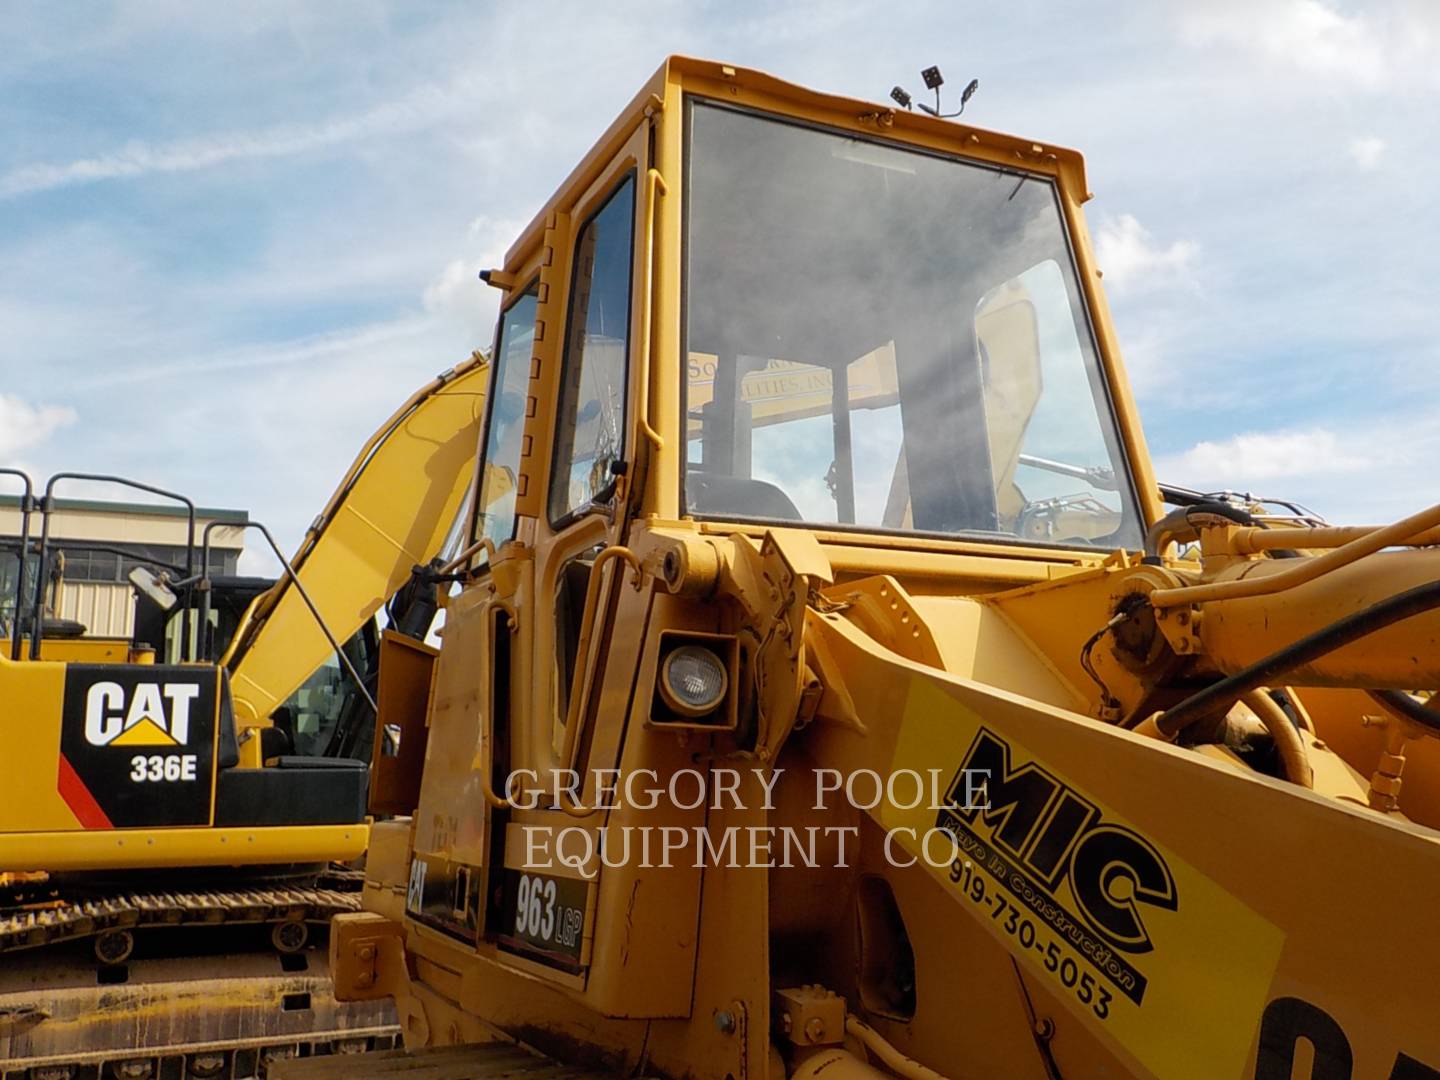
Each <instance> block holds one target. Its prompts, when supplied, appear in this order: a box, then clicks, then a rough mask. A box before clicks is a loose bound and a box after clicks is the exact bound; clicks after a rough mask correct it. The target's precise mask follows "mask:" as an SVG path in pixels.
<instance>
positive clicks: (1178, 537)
mask: <svg viewBox="0 0 1440 1080" xmlns="http://www.w3.org/2000/svg"><path fill="white" fill-rule="evenodd" d="M1192 514H1194V515H1200V516H1202V517H1203V516H1205V515H1207V514H1208V515H1210V516H1212V517H1223V518H1226V519H1228V520H1230V521H1233V522H1235V524H1236V525H1246V526H1254V525H1256V524H1257V523H1256V521H1255V518H1254V516H1253V515H1251V513H1250V512H1249V511H1248V510H1242V509H1241V508H1240V507H1238V506H1231V505H1230V504H1229V503H1225V502H1219V501H1217V500H1214V499H1210V500H1206V501H1202V502H1197V503H1193V504H1191V505H1189V506H1182V507H1180V508H1179V509H1178V510H1171V511H1170V513H1168V514H1166V515H1165V516H1164V517H1162V518H1161V519H1160V520H1159V521H1157V522H1155V524H1154V525H1151V526H1150V528H1149V530H1148V531H1147V532H1146V533H1145V554H1146V555H1149V556H1152V557H1157V558H1158V557H1159V556H1160V555H1161V554H1162V553H1163V552H1164V550H1165V547H1166V545H1167V544H1171V543H1176V544H1188V543H1190V542H1191V541H1193V540H1196V539H1198V538H1199V536H1200V529H1199V525H1198V524H1197V523H1196V522H1194V521H1192V520H1191V515H1192Z"/></svg>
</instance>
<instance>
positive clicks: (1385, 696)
mask: <svg viewBox="0 0 1440 1080" xmlns="http://www.w3.org/2000/svg"><path fill="white" fill-rule="evenodd" d="M1368 693H1369V694H1370V696H1371V697H1372V698H1373V699H1374V700H1375V701H1377V702H1379V703H1380V704H1381V705H1383V706H1384V707H1385V708H1387V709H1391V710H1393V711H1394V712H1397V713H1399V714H1400V715H1401V716H1403V717H1405V719H1407V720H1413V721H1414V722H1415V723H1416V724H1418V725H1420V726H1421V727H1422V728H1424V729H1425V730H1426V731H1427V732H1428V733H1429V734H1431V735H1434V736H1437V737H1440V712H1437V711H1436V710H1434V709H1432V708H1431V707H1430V706H1429V705H1426V704H1425V703H1424V702H1421V701H1416V700H1415V699H1414V698H1413V697H1411V696H1410V695H1409V694H1407V693H1405V691H1403V690H1370V691H1368Z"/></svg>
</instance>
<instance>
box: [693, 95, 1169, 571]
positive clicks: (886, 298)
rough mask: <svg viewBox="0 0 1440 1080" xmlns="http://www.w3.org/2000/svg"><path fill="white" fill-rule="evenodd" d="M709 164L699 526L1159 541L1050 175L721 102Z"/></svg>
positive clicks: (699, 260) (700, 153)
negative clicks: (1137, 490)
mask: <svg viewBox="0 0 1440 1080" xmlns="http://www.w3.org/2000/svg"><path fill="white" fill-rule="evenodd" d="M687 155H688V156H687V171H686V178H687V179H686V188H687V190H686V204H685V206H686V239H685V350H686V365H685V372H686V377H685V411H686V425H687V431H686V437H687V441H688V452H687V468H686V470H685V479H684V492H685V505H686V507H687V510H688V512H690V513H693V514H696V515H699V516H702V517H711V518H722V519H742V520H743V519H746V518H751V519H757V520H766V521H773V520H781V521H803V522H806V523H809V524H814V525H830V526H838V527H841V528H855V529H871V530H879V529H883V530H887V531H911V532H920V533H930V534H942V535H969V534H979V535H982V536H992V537H993V536H1000V537H1013V538H1024V539H1027V540H1032V541H1040V542H1046V543H1059V544H1067V545H1069V544H1074V545H1097V546H1105V547H1120V546H1123V547H1138V546H1139V545H1140V542H1141V532H1140V526H1139V515H1138V513H1137V512H1136V508H1135V506H1136V504H1135V498H1134V488H1133V484H1132V482H1131V479H1130V477H1129V474H1128V471H1127V468H1126V464H1125V459H1124V456H1123V454H1122V452H1121V450H1120V440H1119V436H1118V433H1117V429H1116V423H1115V420H1114V416H1113V413H1112V411H1111V407H1110V402H1109V397H1108V394H1107V390H1106V386H1105V384H1104V381H1103V379H1102V377H1101V373H1100V365H1099V362H1098V360H1097V357H1096V352H1095V346H1094V343H1093V339H1092V336H1091V332H1090V327H1089V323H1088V321H1087V315H1086V309H1085V305H1084V300H1083V298H1082V295H1081V293H1080V289H1079V287H1078V283H1077V281H1076V276H1075V270H1074V265H1073V262H1072V259H1071V255H1070V250H1069V246H1068V241H1067V236H1066V232H1065V226H1064V222H1063V218H1062V215H1061V212H1060V207H1059V202H1058V199H1057V195H1056V192H1055V189H1054V187H1053V185H1052V184H1051V182H1050V181H1049V180H1048V179H1046V178H1044V177H1040V176H1036V175H1033V174H1027V173H1021V172H1017V171H1014V170H1006V169H1000V168H991V167H987V166H983V165H978V164H974V163H969V162H963V161H959V160H956V159H953V158H948V157H943V156H938V155H934V154H928V153H923V152H920V151H915V150H909V149H904V148H900V147H897V146H894V145H885V144H881V143H878V142H870V141H866V140H861V139H856V138H853V137H850V136H847V135H843V134H840V133H836V132H832V131H827V130H823V129H817V128H813V127H808V126H803V125H800V124H796V123H793V122H787V121H782V120H778V119H775V118H771V117H767V116H764V115H761V114H757V113H753V112H747V111H743V110H739V109H735V108H731V107H728V106H723V105H716V104H709V103H706V102H703V101H699V100H693V101H692V102H691V103H690V105H689V107H688V131H687Z"/></svg>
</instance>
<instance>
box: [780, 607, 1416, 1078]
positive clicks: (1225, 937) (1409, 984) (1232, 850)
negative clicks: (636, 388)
mask: <svg viewBox="0 0 1440 1080" xmlns="http://www.w3.org/2000/svg"><path fill="white" fill-rule="evenodd" d="M807 649H808V651H809V652H810V653H811V654H812V655H813V654H815V653H821V654H824V655H825V656H826V657H827V658H828V660H830V661H833V662H827V663H826V664H825V665H824V667H825V669H826V670H827V671H830V672H832V673H834V672H843V673H844V675H843V686H842V687H836V686H834V685H830V686H827V687H826V689H827V690H836V689H843V691H844V694H845V696H846V697H847V698H848V700H849V701H850V702H852V703H853V706H854V710H855V714H856V716H858V717H859V718H860V719H861V721H862V722H863V724H864V727H865V730H864V731H863V732H862V731H857V729H856V728H855V727H854V726H853V724H850V723H845V722H827V718H825V717H824V716H821V717H820V718H819V720H820V721H821V722H818V723H816V724H814V725H813V726H812V728H811V729H810V730H809V731H808V732H806V733H805V735H806V750H807V753H808V756H809V757H810V758H811V759H813V760H814V761H815V762H816V765H817V767H818V768H822V769H824V768H831V769H835V770H838V771H839V773H840V774H841V775H843V776H847V777H848V776H849V775H851V774H852V773H855V772H856V771H859V770H874V771H876V772H878V773H880V774H881V775H891V776H894V775H905V774H906V771H907V770H909V771H914V772H916V773H918V774H920V775H925V773H926V771H927V770H933V769H938V770H940V774H939V779H940V783H941V785H942V786H941V788H940V790H941V791H942V792H944V797H943V798H942V799H941V800H940V801H941V802H942V803H945V804H948V805H946V806H945V807H944V808H943V809H940V810H938V811H937V810H936V809H934V807H933V805H932V804H931V803H930V802H929V801H928V800H927V801H926V802H924V803H922V805H920V806H917V807H915V808H914V809H912V810H905V809H901V808H899V807H897V806H896V805H894V804H891V803H889V802H888V801H885V802H881V803H880V804H879V805H878V806H877V807H876V808H875V809H874V810H873V811H871V815H872V818H873V820H874V822H875V824H876V825H878V826H879V827H880V828H881V829H884V830H886V834H887V835H888V836H890V837H892V838H893V847H894V849H895V852H896V854H897V856H898V857H897V860H896V861H897V862H900V863H906V862H909V860H910V859H913V860H915V861H914V866H915V867H916V868H917V869H918V870H923V871H924V872H925V873H926V875H927V877H928V878H929V880H930V882H931V884H932V886H933V888H932V890H931V893H932V896H933V897H934V898H935V900H932V901H931V902H929V903H926V904H924V905H916V906H915V907H913V908H912V909H910V910H907V912H906V917H907V922H908V923H909V926H908V930H909V934H910V937H911V940H913V941H915V942H916V943H917V945H921V943H925V942H932V941H935V940H937V939H939V938H940V937H942V936H944V935H946V934H953V933H954V932H955V923H956V921H957V920H967V921H972V920H973V922H974V923H977V924H978V925H979V926H980V927H982V928H983V932H984V933H986V934H988V936H989V937H991V938H993V939H994V940H995V941H996V942H998V943H999V944H1000V945H1001V946H1002V947H1003V948H1004V949H1006V950H1007V951H1008V952H1009V954H1010V955H1011V957H1012V959H1013V961H1014V963H1015V964H1016V965H1017V967H1016V978H1017V979H1019V980H1020V981H1021V983H1022V984H1023V985H1024V986H1025V987H1026V988H1027V990H1028V993H1029V994H1030V995H1031V996H1032V997H1033V998H1034V999H1035V1000H1037V1001H1045V1002H1046V1003H1047V1004H1058V1005H1059V1006H1060V1007H1062V1008H1063V1009H1065V1010H1066V1011H1068V1012H1069V1013H1070V1014H1071V1015H1072V1016H1073V1017H1074V1019H1075V1020H1076V1021H1077V1022H1079V1023H1080V1024H1081V1025H1082V1026H1084V1027H1086V1028H1088V1029H1089V1030H1090V1031H1091V1033H1092V1034H1094V1035H1095V1036H1097V1037H1098V1038H1099V1039H1100V1040H1101V1041H1102V1042H1103V1043H1106V1044H1108V1048H1109V1049H1110V1050H1111V1051H1112V1052H1113V1053H1115V1054H1116V1055H1117V1057H1119V1058H1120V1059H1121V1060H1122V1061H1126V1063H1127V1065H1128V1066H1129V1068H1130V1069H1131V1070H1133V1071H1135V1072H1138V1073H1141V1074H1146V1073H1148V1074H1153V1075H1156V1076H1164V1077H1180V1076H1192V1075H1195V1076H1199V1075H1205V1076H1238V1075H1241V1074H1242V1073H1243V1072H1244V1069H1245V1066H1246V1060H1247V1056H1248V1055H1249V1054H1250V1053H1251V1051H1252V1045H1253V1041H1254V1039H1255V1037H1256V1019H1257V1018H1259V1027H1260V1034H1259V1038H1260V1050H1261V1053H1260V1062H1259V1064H1258V1066H1257V1069H1258V1071H1257V1072H1256V1073H1255V1074H1254V1075H1256V1076H1265V1077H1268V1076H1271V1075H1273V1073H1272V1071H1269V1070H1270V1068H1271V1063H1268V1062H1267V1059H1266V1055H1265V1050H1266V1043H1267V1041H1269V1040H1273V1041H1275V1042H1277V1043H1280V1044H1283V1045H1288V1044H1287V1043H1286V1040H1287V1039H1293V1038H1295V1037H1296V1036H1297V1035H1298V1036H1301V1037H1305V1038H1312V1039H1315V1040H1318V1041H1319V1042H1324V1040H1325V1039H1326V1038H1328V1037H1330V1036H1331V1035H1332V1034H1334V1033H1335V1032H1339V1031H1343V1038H1344V1039H1345V1041H1347V1042H1348V1044H1349V1047H1348V1050H1347V1051H1346V1052H1347V1053H1350V1054H1353V1055H1354V1058H1355V1060H1356V1062H1357V1064H1360V1063H1363V1064H1364V1066H1365V1068H1364V1070H1362V1071H1357V1072H1356V1073H1355V1075H1357V1076H1360V1075H1366V1076H1368V1075H1386V1072H1385V1071H1383V1070H1388V1069H1389V1068H1390V1066H1391V1065H1392V1063H1394V1062H1395V1061H1396V1060H1397V1056H1398V1055H1407V1056H1409V1057H1410V1058H1413V1059H1418V1060H1423V1061H1436V1060H1440V1039H1437V1038H1436V1037H1435V1028H1434V1025H1433V1024H1431V1023H1430V1022H1429V1021H1428V1020H1427V1018H1426V1017H1427V1013H1428V1010H1429V1008H1430V1007H1431V1002H1432V999H1431V997H1430V995H1429V994H1428V993H1427V991H1426V987H1427V984H1428V981H1429V979H1430V978H1431V975H1430V973H1431V972H1433V971H1434V970H1435V969H1436V965H1437V963H1440V943H1437V940H1436V937H1435V935H1433V934H1431V933H1428V932H1420V931H1419V928H1418V927H1416V928H1415V931H1414V932H1412V931H1410V930H1407V929H1406V926H1407V924H1408V922H1409V919H1408V916H1406V915H1405V914H1403V913H1406V912H1419V911H1423V910H1425V909H1426V907H1427V904H1428V902H1427V900H1426V898H1427V897H1432V896H1434V895H1435V894H1436V890H1437V888H1440V862H1437V860H1436V859H1435V857H1434V856H1435V845H1436V840H1435V836H1434V834H1433V833H1430V832H1428V831H1427V830H1424V829H1421V828H1417V827H1412V826H1409V825H1407V824H1403V823H1399V822H1396V821H1394V820H1393V819H1391V820H1387V819H1385V818H1384V817H1381V816H1379V815H1376V814H1374V813H1372V812H1370V811H1368V810H1366V809H1364V808H1363V807H1362V806H1358V805H1354V804H1349V805H1347V804H1346V803H1344V802H1340V801H1337V800H1332V799H1326V798H1322V797H1320V796H1318V795H1311V794H1309V793H1305V794H1304V795H1301V796H1298V797H1297V795H1296V793H1295V790H1294V788H1293V787H1292V786H1290V785H1287V784H1285V783H1283V782H1281V781H1278V780H1275V779H1273V778H1270V777H1265V776H1260V775H1258V774H1256V773H1253V772H1241V771H1238V770H1235V769H1233V768H1229V767H1226V766H1225V765H1223V764H1220V763H1211V762H1208V761H1199V762H1197V760H1196V755H1195V754H1193V753H1191V752H1187V751H1183V750H1177V749H1174V748H1172V747H1170V746H1167V745H1165V744H1163V743H1159V742H1157V741H1155V740H1153V739H1147V738H1144V737H1143V736H1139V735H1135V734H1132V733H1131V732H1128V731H1124V730H1121V729H1118V728H1116V727H1114V726H1113V725H1109V724H1105V723H1102V722H1100V721H1097V720H1094V719H1092V718H1090V717H1087V716H1083V715H1080V714H1078V713H1075V712H1071V711H1069V710H1066V709H1062V708H1057V707H1054V706H1051V705H1048V704H1045V703H1043V702H1041V701H1037V700H1035V699H1032V698H1027V697H1024V696H1021V695H1019V694H1013V693H1009V692H1006V691H1004V690H1001V689H997V688H996V687H995V686H990V685H986V684H984V683H981V682H977V681H973V680H970V679H965V678H961V677H958V676H956V675H954V674H950V673H947V672H943V671H937V670H935V669H933V668H927V667H925V666H924V665H921V664H919V663H916V662H914V661H912V660H907V659H906V658H904V657H902V656H899V655H896V654H895V653H893V652H890V651H889V650H888V649H886V648H884V647H883V646H881V645H880V644H879V643H878V642H876V641H875V640H874V639H873V638H872V637H870V636H869V635H868V634H866V633H865V632H864V631H862V630H860V629H859V628H858V627H857V626H856V625H855V624H854V623H853V622H851V621H849V620H848V619H846V618H844V617H843V616H842V615H838V614H828V615H827V614H821V613H819V612H816V611H814V610H813V609H812V610H811V611H810V613H809V619H808V623H807ZM831 677H832V678H833V677H834V676H833V674H832V676H831ZM837 720H838V718H837ZM967 770H968V772H967ZM967 780H968V781H969V786H968V788H967ZM967 796H970V797H969V798H967ZM902 801H907V800H902ZM970 805H973V806H974V807H975V809H973V810H972V809H968V808H967V807H968V806H970ZM952 837H953V838H954V840H955V842H956V844H957V845H958V850H957V849H956V848H952V846H951V838H952ZM901 847H903V848H904V849H905V852H907V853H908V857H906V856H903V855H899V849H900V848H901ZM1300 852H1304V853H1305V854H1304V857H1303V858H1301V857H1297V856H1298V853H1300ZM951 853H953V855H954V857H953V859H952V858H950V857H949V856H950V854H951ZM936 864H939V865H936ZM1276 866H1284V867H1285V868H1286V873H1285V875H1284V878H1283V879H1282V880H1277V878H1276V877H1275V876H1274V874H1273V868H1274V867H1276ZM891 872H892V873H894V872H895V871H894V870H893V869H892V871H891ZM1337 890H1338V891H1343V892H1345V893H1346V894H1348V895H1363V896H1364V897H1365V902H1364V903H1363V904H1346V905H1338V904H1329V903H1325V902H1323V901H1321V900H1320V898H1322V897H1325V896H1327V895H1333V894H1334V893H1335V892H1336V891H1337ZM941 897H943V898H944V899H945V900H948V901H949V902H948V903H943V902H940V899H939V898H941ZM1397 934H1399V935H1401V936H1403V938H1404V942H1405V944H1404V947H1403V948H1400V949H1397V948H1394V940H1395V935H1397ZM1382 955H1383V956H1384V957H1385V958H1386V959H1385V963H1384V967H1385V985H1386V991H1385V992H1384V995H1383V996H1384V1001H1383V1003H1382V1002H1381V1001H1379V1000H1377V998H1376V996H1375V995H1376V989H1375V986H1374V985H1373V984H1372V983H1371V982H1370V981H1369V979H1368V978H1366V977H1364V976H1363V975H1362V973H1365V972H1367V971H1372V970H1374V966H1375V962H1376V958H1377V957H1380V956H1382ZM918 963H919V965H920V967H919V971H918V972H917V977H918V978H920V979H923V978H925V977H926V975H927V974H929V972H928V971H927V965H926V963H925V958H924V955H923V946H922V955H921V956H920V958H919V960H918ZM1338 972H1351V973H1353V974H1354V976H1355V977H1353V978H1336V977H1335V976H1336V973H1338ZM935 975H936V977H937V978H938V977H940V973H938V972H937V973H935ZM1319 1001H1323V1004H1324V1009H1325V1011H1326V1013H1327V1014H1328V1015H1329V1017H1330V1018H1332V1019H1333V1025H1332V1024H1329V1023H1324V1024H1322V1023H1320V1022H1319V1021H1316V1020H1315V1016H1316V1015H1318V1014H1316V1013H1315V1010H1314V1009H1313V1008H1312V1007H1311V1006H1310V1005H1309V1004H1308V1003H1311V1002H1319ZM1307 1024H1308V1025H1310V1026H1308V1027H1307V1026H1306V1025H1307ZM1332 1027H1334V1032H1332V1030H1331V1028H1332ZM1322 1028H1323V1030H1322ZM1339 1041H1340V1039H1339V1038H1336V1039H1335V1042H1336V1043H1337V1044H1338V1042H1339ZM1317 1045H1318V1044H1317ZM1323 1050H1324V1047H1321V1049H1320V1050H1317V1053H1320V1052H1323ZM1137 1066H1138V1068H1137ZM1371 1070H1374V1071H1371ZM1066 1075H1069V1074H1068V1073H1066ZM1283 1075H1286V1076H1288V1075H1290V1073H1289V1071H1288V1070H1286V1071H1285V1072H1284V1073H1283ZM1317 1075H1318V1074H1317ZM1415 1075H1417V1076H1419V1075H1426V1076H1428V1075H1432V1074H1431V1073H1430V1072H1429V1071H1424V1072H1420V1071H1417V1072H1416V1074H1415Z"/></svg>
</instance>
